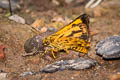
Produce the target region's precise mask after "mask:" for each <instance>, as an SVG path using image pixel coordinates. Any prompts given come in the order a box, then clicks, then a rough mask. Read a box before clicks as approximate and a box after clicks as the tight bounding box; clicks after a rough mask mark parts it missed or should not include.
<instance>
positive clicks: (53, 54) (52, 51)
mask: <svg viewBox="0 0 120 80" xmlns="http://www.w3.org/2000/svg"><path fill="white" fill-rule="evenodd" d="M51 53H52V56H53V58H54V59H55V58H56V56H55V53H54V49H52V50H51Z"/></svg>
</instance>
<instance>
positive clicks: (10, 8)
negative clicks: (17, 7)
mask: <svg viewBox="0 0 120 80" xmlns="http://www.w3.org/2000/svg"><path fill="white" fill-rule="evenodd" d="M8 1H9V11H10V15H12V14H13V12H12V7H11V1H10V0H8Z"/></svg>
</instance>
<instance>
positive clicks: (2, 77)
mask: <svg viewBox="0 0 120 80" xmlns="http://www.w3.org/2000/svg"><path fill="white" fill-rule="evenodd" d="M0 80H8V79H7V73H0Z"/></svg>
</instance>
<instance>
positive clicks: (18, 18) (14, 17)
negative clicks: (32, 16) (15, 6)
mask: <svg viewBox="0 0 120 80" xmlns="http://www.w3.org/2000/svg"><path fill="white" fill-rule="evenodd" d="M9 19H10V20H13V21H16V22H18V23H22V24H25V19H24V18H22V17H20V16H18V15H12V16H10V17H9Z"/></svg>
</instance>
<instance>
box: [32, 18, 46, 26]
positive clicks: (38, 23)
mask: <svg viewBox="0 0 120 80" xmlns="http://www.w3.org/2000/svg"><path fill="white" fill-rule="evenodd" d="M31 26H32V27H34V28H37V27H41V26H44V21H43V20H40V19H37V20H35V22H33V24H32V25H31Z"/></svg>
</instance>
